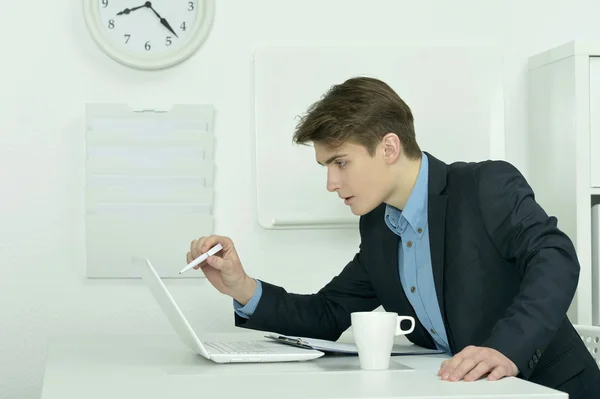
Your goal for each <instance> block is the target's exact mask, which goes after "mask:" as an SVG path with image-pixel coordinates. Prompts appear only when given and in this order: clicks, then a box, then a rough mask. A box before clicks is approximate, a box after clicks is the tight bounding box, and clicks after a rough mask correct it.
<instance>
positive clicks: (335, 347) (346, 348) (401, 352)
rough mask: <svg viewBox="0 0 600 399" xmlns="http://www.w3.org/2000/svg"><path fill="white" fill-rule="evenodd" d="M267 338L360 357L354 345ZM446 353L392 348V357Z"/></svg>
mask: <svg viewBox="0 0 600 399" xmlns="http://www.w3.org/2000/svg"><path fill="white" fill-rule="evenodd" d="M265 338H269V339H272V340H274V341H277V342H279V343H281V344H285V345H292V346H295V347H298V348H304V349H314V350H318V351H321V352H325V353H342V354H348V355H358V348H357V347H356V345H355V344H353V343H345V342H335V341H327V340H323V339H316V338H305V337H294V336H287V335H281V334H269V335H265ZM443 353H445V352H444V351H443V350H438V349H427V348H423V347H421V346H418V345H414V344H410V345H400V344H394V346H393V347H392V353H391V354H392V356H408V355H440V354H443Z"/></svg>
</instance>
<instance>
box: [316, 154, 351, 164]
mask: <svg viewBox="0 0 600 399" xmlns="http://www.w3.org/2000/svg"><path fill="white" fill-rule="evenodd" d="M346 156H348V154H335V155H333V156H331V157H329V159H327V161H325V163H321V162H319V161H317V163H318V164H319V165H329V164H330V163H332V162H333V161H335V160H336V159H338V158H342V157H346Z"/></svg>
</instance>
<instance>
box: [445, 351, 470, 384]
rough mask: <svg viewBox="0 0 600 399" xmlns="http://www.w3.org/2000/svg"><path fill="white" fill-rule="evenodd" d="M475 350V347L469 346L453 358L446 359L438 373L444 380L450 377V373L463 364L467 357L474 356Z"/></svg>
mask: <svg viewBox="0 0 600 399" xmlns="http://www.w3.org/2000/svg"><path fill="white" fill-rule="evenodd" d="M474 350H475V347H471V346H467V347H466V348H464V349H463V350H462V351H460V352H459V353H457V354H456V355H454V356H453V357H452V359H450V360H446V361H444V363H442V367H441V368H440V371H439V372H438V375H439V376H441V377H442V379H443V380H448V379H450V375H452V373H454V371H455V370H456V369H457V368H458V367H459V366H460V365H461V363H462V362H463V361H464V360H465V359H467V358H470V357H471V356H472V354H473V352H474ZM465 366H466V365H465ZM471 366H473V365H471ZM463 367H464V366H463ZM469 371H470V370H469Z"/></svg>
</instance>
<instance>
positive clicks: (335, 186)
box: [314, 143, 391, 216]
mask: <svg viewBox="0 0 600 399" xmlns="http://www.w3.org/2000/svg"><path fill="white" fill-rule="evenodd" d="M314 148H315V155H316V159H317V162H318V163H319V164H321V165H324V166H325V167H327V190H328V191H331V192H335V193H337V194H338V196H339V197H340V201H344V203H345V204H346V205H348V206H349V207H350V209H351V210H352V213H354V214H355V215H359V216H361V215H364V214H366V213H369V212H370V211H372V210H373V209H375V207H377V206H378V205H379V204H381V203H382V202H383V201H384V199H385V198H387V196H389V194H390V192H391V187H390V181H389V180H390V179H389V169H388V165H387V163H386V162H385V159H384V156H383V154H382V149H381V148H379V147H378V148H377V151H376V152H375V155H373V156H371V155H370V154H369V152H368V151H367V149H366V148H365V147H363V146H362V145H358V144H352V143H345V144H343V145H342V146H339V147H333V148H332V147H328V146H325V145H323V144H319V143H314Z"/></svg>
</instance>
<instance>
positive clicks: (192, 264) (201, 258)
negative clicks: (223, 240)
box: [179, 244, 223, 274]
mask: <svg viewBox="0 0 600 399" xmlns="http://www.w3.org/2000/svg"><path fill="white" fill-rule="evenodd" d="M222 249H223V247H222V246H221V244H217V245H215V246H214V247H212V248H211V249H209V250H208V252H205V253H203V254H202V255H200V256H198V257H197V258H196V259H194V260H193V261H191V262H190V263H189V264H188V265H187V266H186V267H184V268H183V269H181V271H180V272H179V274H182V273H185V272H187V271H188V270H190V269H191V268H193V267H195V266H198V265H199V264H200V263H202V262H204V261H205V260H206V259H207V258H208V257H209V256H212V255H214V254H216V253H217V252H219V251H220V250H222Z"/></svg>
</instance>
